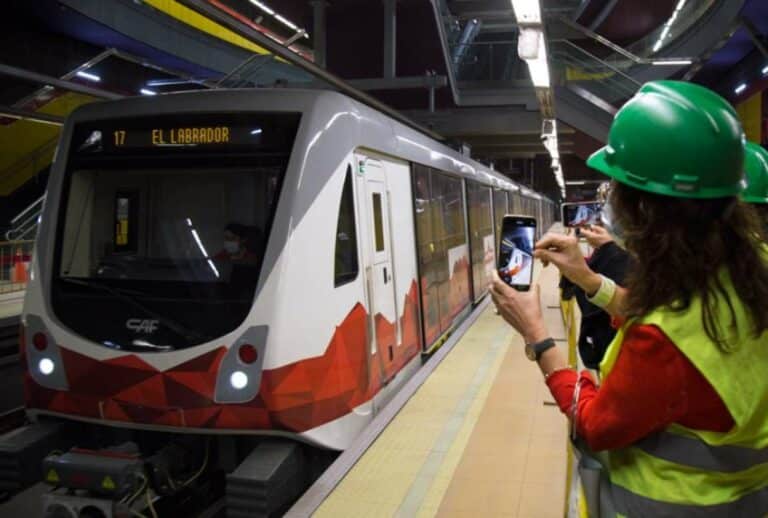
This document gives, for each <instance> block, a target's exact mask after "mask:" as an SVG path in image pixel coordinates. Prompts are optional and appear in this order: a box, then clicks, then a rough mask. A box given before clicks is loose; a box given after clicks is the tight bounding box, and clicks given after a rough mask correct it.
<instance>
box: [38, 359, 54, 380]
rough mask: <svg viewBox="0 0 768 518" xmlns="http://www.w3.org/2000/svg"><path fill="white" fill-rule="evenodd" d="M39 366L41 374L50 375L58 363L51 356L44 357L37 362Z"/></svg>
mask: <svg viewBox="0 0 768 518" xmlns="http://www.w3.org/2000/svg"><path fill="white" fill-rule="evenodd" d="M37 368H38V369H40V374H42V375H44V376H48V375H50V374H51V373H52V372H53V370H54V369H55V368H56V364H55V363H53V360H51V359H50V358H43V359H41V360H40V362H39V363H38V364H37Z"/></svg>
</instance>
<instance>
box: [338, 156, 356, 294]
mask: <svg viewBox="0 0 768 518" xmlns="http://www.w3.org/2000/svg"><path fill="white" fill-rule="evenodd" d="M358 271H359V266H358V263H357V230H356V229H355V200H354V196H353V193H352V168H351V167H350V166H347V175H346V178H345V179H344V188H343V189H342V192H341V203H340V204H339V218H338V221H337V223H336V252H335V266H334V276H333V277H334V281H333V284H334V286H336V287H338V286H341V285H343V284H347V283H348V282H351V281H353V280H355V279H356V278H357V274H358Z"/></svg>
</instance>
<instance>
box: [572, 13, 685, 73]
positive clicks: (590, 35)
mask: <svg viewBox="0 0 768 518" xmlns="http://www.w3.org/2000/svg"><path fill="white" fill-rule="evenodd" d="M557 19H558V20H560V21H561V22H563V23H564V24H566V25H567V26H568V27H570V28H572V29H574V30H576V31H578V32H580V33H582V34H583V35H585V36H587V37H588V38H591V39H593V40H595V41H596V42H598V43H600V44H601V45H604V46H605V47H608V48H609V49H611V50H612V51H614V52H616V53H617V54H621V55H622V56H624V57H625V58H627V59H629V60H630V61H633V62H634V63H636V64H638V65H652V64H659V63H664V62H677V61H694V60H695V59H696V58H695V57H674V58H670V57H663V58H643V57H640V56H637V55H635V54H633V53H632V52H630V51H628V50H627V49H625V48H624V47H622V46H621V45H617V44H616V43H614V42H612V41H611V40H609V39H608V38H605V37H603V36H600V35H599V34H598V33H596V32H595V31H593V30H591V29H588V28H587V27H584V26H583V25H581V24H580V23H578V22H575V21H573V20H571V19H570V18H568V17H567V16H565V15H559V16H558V17H557Z"/></svg>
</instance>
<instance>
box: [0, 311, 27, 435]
mask: <svg viewBox="0 0 768 518" xmlns="http://www.w3.org/2000/svg"><path fill="white" fill-rule="evenodd" d="M22 404H23V386H22V369H21V363H20V361H19V317H18V316H14V317H6V318H1V319H0V433H3V432H5V431H7V430H8V429H9V427H11V428H12V427H15V426H17V425H18V424H17V421H18V420H19V419H20V418H21V417H22V416H23V412H22Z"/></svg>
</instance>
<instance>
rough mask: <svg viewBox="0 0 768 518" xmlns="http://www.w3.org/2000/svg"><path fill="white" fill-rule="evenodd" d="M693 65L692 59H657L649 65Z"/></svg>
mask: <svg viewBox="0 0 768 518" xmlns="http://www.w3.org/2000/svg"><path fill="white" fill-rule="evenodd" d="M691 63H693V60H692V59H668V60H663V59H657V60H654V61H651V65H690V64H691Z"/></svg>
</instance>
